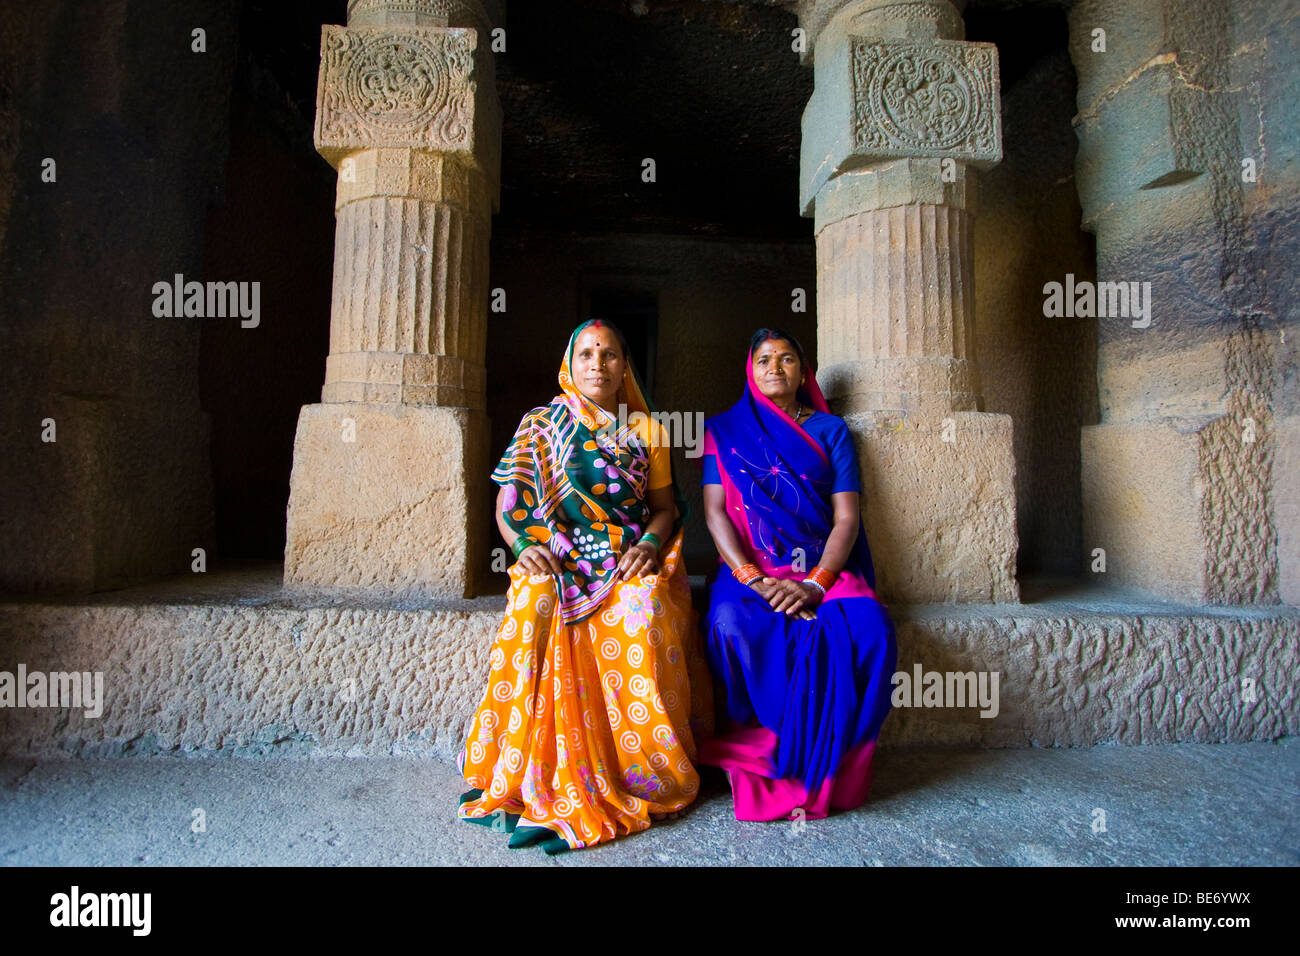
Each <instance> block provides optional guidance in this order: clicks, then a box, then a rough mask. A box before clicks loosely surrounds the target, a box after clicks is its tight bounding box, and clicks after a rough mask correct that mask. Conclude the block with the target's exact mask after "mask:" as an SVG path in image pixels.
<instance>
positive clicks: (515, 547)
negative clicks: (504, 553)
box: [510, 534, 537, 558]
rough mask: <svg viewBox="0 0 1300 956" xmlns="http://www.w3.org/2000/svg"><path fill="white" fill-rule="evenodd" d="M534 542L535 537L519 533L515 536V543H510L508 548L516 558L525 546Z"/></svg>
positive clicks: (535, 540)
mask: <svg viewBox="0 0 1300 956" xmlns="http://www.w3.org/2000/svg"><path fill="white" fill-rule="evenodd" d="M535 544H537V539H536V538H534V537H532V536H531V535H526V534H521V535H520V536H519V537H517V538H515V543H514V544H512V545H510V550H511V551H513V552H514V553H515V557H516V558H517V557H519V555H521V554H523V551H524V549H525V548H531V547H532V546H533V545H535Z"/></svg>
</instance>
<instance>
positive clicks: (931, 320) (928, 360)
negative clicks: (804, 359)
mask: <svg viewBox="0 0 1300 956" xmlns="http://www.w3.org/2000/svg"><path fill="white" fill-rule="evenodd" d="M972 233H973V223H972V220H971V217H970V215H969V214H968V213H967V212H966V210H964V209H959V208H956V207H953V206H944V205H934V204H931V203H925V204H915V205H907V206H893V207H890V208H887V209H871V210H867V211H865V212H861V213H858V214H856V215H852V216H849V217H847V218H845V219H842V220H840V221H839V222H836V223H833V224H831V225H829V226H827V227H826V228H824V229H823V230H822V231H821V232H819V233H818V235H817V262H818V269H819V273H820V281H819V283H818V316H819V319H821V320H822V321H821V322H820V324H819V329H818V331H819V335H818V340H817V341H818V346H817V347H818V355H819V357H820V360H821V362H820V364H821V368H822V370H823V375H824V377H825V379H826V382H827V385H828V387H829V388H830V389H831V391H832V393H833V394H834V395H835V396H836V399H837V401H838V404H839V408H840V410H841V412H843V413H852V412H858V411H875V410H880V409H908V410H925V411H932V412H937V413H943V412H950V411H976V410H977V405H978V397H977V388H976V381H977V376H976V373H975V366H974V361H973V355H972V352H973V348H972V343H973V340H974V295H973V291H972V282H973V259H972V249H971V245H972Z"/></svg>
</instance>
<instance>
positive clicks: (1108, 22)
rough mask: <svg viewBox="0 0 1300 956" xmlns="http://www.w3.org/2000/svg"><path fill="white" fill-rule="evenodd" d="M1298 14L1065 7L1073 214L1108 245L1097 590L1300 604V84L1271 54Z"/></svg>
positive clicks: (1087, 468)
mask: <svg viewBox="0 0 1300 956" xmlns="http://www.w3.org/2000/svg"><path fill="white" fill-rule="evenodd" d="M1285 6H1286V5H1278V4H1267V3H1244V4H1227V3H1220V2H1214V3H1190V2H1186V0H1157V2H1150V0H1082V2H1080V3H1078V4H1076V5H1075V6H1074V7H1073V8H1072V9H1071V11H1070V54H1071V57H1072V58H1073V60H1074V65H1075V69H1076V72H1077V73H1078V77H1079V90H1078V107H1079V113H1078V115H1077V116H1076V117H1075V119H1074V125H1075V130H1076V133H1077V134H1078V138H1079V152H1078V157H1077V161H1076V165H1077V182H1078V189H1079V199H1080V202H1081V205H1082V209H1083V228H1085V229H1087V230H1088V231H1090V232H1093V233H1095V234H1096V236H1097V278H1098V289H1097V294H1096V300H1097V301H1096V305H1095V308H1096V309H1097V311H1098V315H1099V323H1098V326H1099V353H1098V361H1097V369H1098V395H1099V398H1100V405H1101V422H1100V424H1098V425H1096V426H1093V427H1090V428H1085V429H1084V430H1083V437H1082V449H1081V451H1082V461H1081V464H1082V474H1083V525H1084V528H1083V530H1084V548H1085V550H1087V551H1090V552H1092V553H1094V554H1096V555H1098V556H1104V559H1105V569H1104V574H1103V573H1102V572H1101V571H1100V570H1099V565H1095V566H1094V571H1095V572H1096V573H1097V576H1098V577H1104V578H1106V579H1109V580H1111V581H1115V582H1116V583H1119V584H1122V585H1125V586H1127V587H1134V588H1139V589H1142V590H1145V591H1147V592H1150V593H1152V594H1154V595H1156V596H1158V597H1161V598H1165V599H1167V600H1173V601H1180V602H1190V603H1195V604H1205V603H1222V604H1251V603H1276V602H1277V601H1278V600H1279V597H1281V598H1282V599H1284V600H1290V601H1292V602H1300V521H1298V520H1297V516H1298V515H1300V504H1298V502H1300V495H1298V494H1297V493H1296V491H1295V489H1296V487H1297V482H1296V470H1295V469H1296V463H1297V462H1298V461H1300V452H1298V451H1297V449H1298V448H1300V441H1297V436H1300V426H1297V423H1298V422H1300V417H1297V414H1298V413H1300V390H1297V389H1296V387H1295V368H1296V362H1297V358H1298V357H1300V352H1298V351H1297V347H1296V341H1295V340H1296V337H1297V332H1298V331H1300V322H1297V317H1296V313H1295V307H1294V302H1295V297H1296V295H1297V289H1298V287H1300V283H1297V280H1296V276H1295V270H1294V269H1292V268H1291V267H1290V266H1289V265H1286V266H1283V265H1282V263H1284V262H1287V263H1289V262H1292V261H1294V258H1295V249H1296V247H1297V245H1300V243H1298V242H1297V239H1298V238H1300V215H1298V214H1297V212H1296V210H1297V195H1298V194H1300V177H1298V176H1297V174H1296V172H1295V169H1296V165H1295V163H1294V160H1293V159H1291V158H1288V157H1294V156H1295V155H1296V145H1295V139H1296V138H1295V133H1294V124H1293V123H1292V122H1291V120H1290V115H1291V112H1292V111H1293V109H1294V104H1293V99H1294V89H1293V88H1291V87H1289V86H1288V85H1287V84H1286V83H1285V82H1282V81H1280V80H1279V79H1277V78H1278V77H1282V76H1292V75H1294V69H1295V66H1294V62H1292V61H1293V59H1294V57H1293V55H1292V53H1289V52H1288V49H1289V48H1287V47H1285V46H1282V47H1278V46H1277V45H1276V44H1275V43H1273V40H1274V38H1276V37H1277V36H1279V35H1284V34H1286V33H1287V31H1288V29H1291V28H1293V23H1294V10H1291V11H1290V12H1289V13H1288V12H1287V11H1286V10H1285V9H1284V8H1285ZM1288 17H1290V18H1291V19H1290V20H1288ZM1268 117H1276V119H1275V120H1274V122H1273V123H1269V122H1267V121H1266V118H1268ZM1062 278H1063V277H1062ZM1103 287H1105V292H1104V293H1103V291H1102V290H1103ZM1085 291H1086V290H1085ZM1120 292H1127V293H1128V295H1127V296H1120V295H1119V294H1118V293H1120ZM1126 298H1127V299H1128V303H1127V304H1128V305H1129V308H1127V309H1125V308H1124V305H1125V304H1126V303H1125V299H1126ZM1135 298H1136V299H1137V301H1138V302H1139V303H1141V307H1140V308H1134V307H1133V300H1134V299H1135ZM1103 300H1104V302H1105V304H1104V305H1103ZM1089 305H1090V303H1089V302H1087V301H1085V300H1084V299H1083V298H1081V299H1080V301H1079V302H1078V303H1077V307H1079V308H1083V307H1088V306H1089ZM1103 309H1104V311H1103Z"/></svg>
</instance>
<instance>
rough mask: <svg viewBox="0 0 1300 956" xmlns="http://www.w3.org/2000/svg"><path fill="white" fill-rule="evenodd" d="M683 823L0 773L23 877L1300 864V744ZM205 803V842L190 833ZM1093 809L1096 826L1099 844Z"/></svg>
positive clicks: (171, 759)
mask: <svg viewBox="0 0 1300 956" xmlns="http://www.w3.org/2000/svg"><path fill="white" fill-rule="evenodd" d="M705 773H706V777H705V781H704V787H703V790H702V793H701V798H700V799H699V800H698V801H697V802H696V803H695V804H694V805H693V806H692V807H691V808H690V809H688V810H687V811H685V812H684V813H683V814H682V816H681V817H680V818H678V819H676V820H668V821H664V822H662V823H658V824H656V825H655V826H654V827H652V828H651V829H650V830H648V831H646V832H644V833H640V834H636V835H634V836H631V837H626V838H622V839H619V840H617V841H615V842H614V843H612V844H609V845H607V846H603V847H599V848H595V849H592V850H584V851H580V852H572V853H565V854H561V855H559V856H556V857H548V856H546V855H545V854H544V853H543V852H542V851H541V850H539V849H536V848H531V849H523V850H509V849H507V848H506V846H505V837H504V835H503V834H498V833H494V832H492V831H491V830H488V829H486V828H484V827H477V826H471V825H468V824H465V823H461V822H459V821H458V820H457V819H456V817H455V812H454V809H453V808H454V807H455V804H456V795H457V794H458V793H459V792H460V789H461V786H460V780H459V778H458V776H457V774H456V771H455V768H454V767H453V766H451V765H450V764H447V763H443V762H439V761H433V760H428V759H424V760H417V759H409V758H370V759H348V758H336V759H311V758H303V759H293V758H279V759H266V760H259V759H240V758H225V759H213V758H203V759H196V758H185V757H176V756H160V757H134V758H123V759H117V760H80V761H79V760H59V761H46V762H37V761H32V760H6V761H0V862H2V863H3V864H5V865H10V866H15V865H18V866H21V865H33V864H35V865H77V866H97V865H132V864H137V865H140V864H144V865H153V866H175V865H185V866H190V865H198V866H202V865H209V864H220V865H268V864H271V865H306V866H317V865H355V864H366V865H390V864H397V865H446V864H451V865H459V864H507V865H519V866H584V865H592V864H595V865H632V866H641V865H656V864H669V865H753V864H772V865H791V864H794V865H799V864H804V865H827V864H829V865H847V866H857V865H862V864H865V865H881V864H883V865H899V864H903V865H913V864H919V865H936V864H939V865H942V864H959V865H1007V864H1009V865H1060V864H1065V865H1090V866H1096V865H1102V866H1105V865H1112V864H1120V865H1137V866H1145V865H1225V866H1241V865H1287V866H1295V865H1297V864H1300V738H1297V737H1290V738H1284V739H1282V740H1279V741H1275V742H1272V743H1268V742H1261V743H1248V744H1175V745H1169V746H1162V747H1120V746H1101V747H1093V748H1083V749H1072V750H1068V749H1019V750H979V751H968V752H954V751H944V752H933V751H932V752H917V751H898V752H893V751H884V752H882V753H881V754H880V755H879V757H878V758H877V770H876V778H875V783H874V785H873V795H872V800H871V801H870V802H869V803H868V804H867V806H865V807H863V808H862V809H860V810H857V811H854V812H852V813H847V814H840V815H838V816H835V817H832V818H831V819H829V820H822V821H810V822H808V823H806V824H803V825H802V827H801V826H800V825H799V824H796V823H793V822H780V823H769V824H760V823H738V822H737V821H736V820H735V819H733V818H732V816H731V812H730V810H731V807H730V799H729V795H728V794H727V791H726V785H725V780H724V778H723V777H722V776H721V775H720V774H719V773H718V772H717V771H713V770H707V769H706V771H705ZM196 808H201V809H202V810H203V815H204V823H205V826H206V830H205V832H202V833H196V832H194V831H193V821H194V820H195V816H194V810H195V809H196ZM1097 810H1102V811H1104V812H1105V830H1104V832H1094V827H1093V822H1094V820H1098V821H1099V820H1100V817H1099V816H1097V815H1096V812H1095V811H1097Z"/></svg>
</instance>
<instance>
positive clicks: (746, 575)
mask: <svg viewBox="0 0 1300 956" xmlns="http://www.w3.org/2000/svg"><path fill="white" fill-rule="evenodd" d="M731 576H732V577H734V578H735V579H736V580H737V581H739V582H740V583H741V584H749V583H750V582H751V581H756V580H757V579H759V578H761V577H762V576H763V572H762V571H761V570H759V567H758V565H757V564H742V565H741V566H740V567H738V568H736V569H735V570H734V571H732V572H731Z"/></svg>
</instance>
